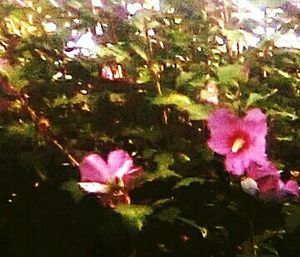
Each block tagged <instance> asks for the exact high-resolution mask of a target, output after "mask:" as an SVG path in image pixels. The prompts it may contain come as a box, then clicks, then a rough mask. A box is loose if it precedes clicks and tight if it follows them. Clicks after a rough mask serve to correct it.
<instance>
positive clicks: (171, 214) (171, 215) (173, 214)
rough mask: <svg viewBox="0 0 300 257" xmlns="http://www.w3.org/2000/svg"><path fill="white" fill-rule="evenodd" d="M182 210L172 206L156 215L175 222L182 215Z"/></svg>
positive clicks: (163, 219)
mask: <svg viewBox="0 0 300 257" xmlns="http://www.w3.org/2000/svg"><path fill="white" fill-rule="evenodd" d="M180 213H181V211H180V210H179V209H178V208H175V207H170V208H168V209H164V210H162V211H161V212H159V213H158V214H157V215H156V217H157V218H159V219H160V220H162V221H167V222H174V221H175V220H176V219H177V218H178V217H179V215H180Z"/></svg>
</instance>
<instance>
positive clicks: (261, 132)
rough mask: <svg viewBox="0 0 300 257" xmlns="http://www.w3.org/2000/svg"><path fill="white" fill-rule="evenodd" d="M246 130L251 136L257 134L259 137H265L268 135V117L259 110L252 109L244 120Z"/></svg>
mask: <svg viewBox="0 0 300 257" xmlns="http://www.w3.org/2000/svg"><path fill="white" fill-rule="evenodd" d="M243 121H244V124H245V127H246V129H247V130H248V131H249V132H250V134H256V136H259V137H263V138H264V137H265V136H266V134H267V130H268V127H267V119H266V115H265V114H264V113H263V112H262V111H261V110H260V109H258V108H254V109H251V110H249V111H248V112H247V115H246V116H245V117H244V119H243Z"/></svg>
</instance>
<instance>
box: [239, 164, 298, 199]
mask: <svg viewBox="0 0 300 257" xmlns="http://www.w3.org/2000/svg"><path fill="white" fill-rule="evenodd" d="M246 176H247V178H245V179H242V181H241V186H242V188H243V190H244V191H246V192H247V193H249V194H251V195H258V197H260V198H262V199H265V200H277V201H285V200H288V199H289V198H291V197H295V196H299V185H298V184H297V182H296V181H295V180H288V181H287V182H286V183H285V182H283V181H282V180H281V179H280V175H279V170H277V169H276V168H275V167H274V165H273V164H272V163H270V162H266V163H265V164H264V165H258V164H257V163H251V164H250V166H249V168H248V169H247V171H246Z"/></svg>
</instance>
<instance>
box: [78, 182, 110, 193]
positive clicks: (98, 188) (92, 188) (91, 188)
mask: <svg viewBox="0 0 300 257" xmlns="http://www.w3.org/2000/svg"><path fill="white" fill-rule="evenodd" d="M78 184H79V186H80V187H81V188H82V189H83V190H84V191H86V192H88V193H96V194H97V193H100V194H105V193H108V192H109V186H108V185H105V184H101V183H95V182H81V183H78Z"/></svg>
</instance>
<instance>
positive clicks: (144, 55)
mask: <svg viewBox="0 0 300 257" xmlns="http://www.w3.org/2000/svg"><path fill="white" fill-rule="evenodd" d="M131 48H132V49H133V50H134V51H135V52H136V53H137V54H138V55H139V56H140V57H141V58H142V59H143V60H144V61H146V62H148V61H149V58H148V56H147V53H146V52H145V50H144V49H142V48H141V47H140V46H138V45H136V44H133V45H131Z"/></svg>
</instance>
